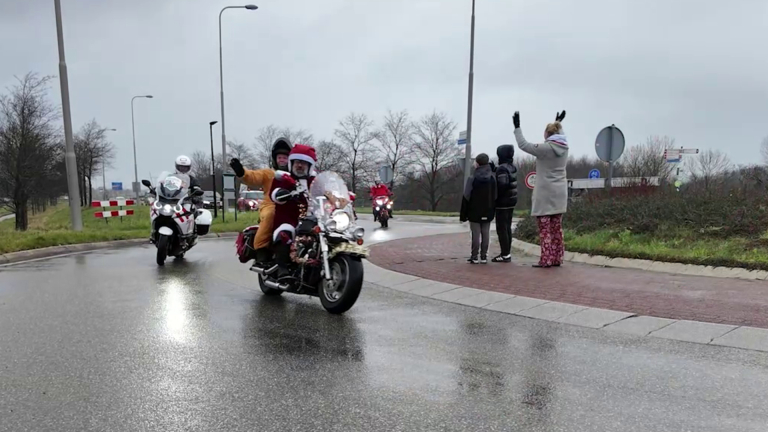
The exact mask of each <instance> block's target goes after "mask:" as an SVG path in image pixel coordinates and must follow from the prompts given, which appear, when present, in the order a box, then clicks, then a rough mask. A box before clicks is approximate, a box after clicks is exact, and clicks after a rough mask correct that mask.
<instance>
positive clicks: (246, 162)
mask: <svg viewBox="0 0 768 432" xmlns="http://www.w3.org/2000/svg"><path fill="white" fill-rule="evenodd" d="M227 148H228V150H227V156H228V157H231V158H237V159H240V162H241V163H242V164H243V166H244V167H247V168H251V167H254V168H255V167H257V166H258V165H259V164H258V161H257V159H256V155H255V154H254V152H253V149H251V147H249V146H248V145H246V144H245V143H243V142H240V141H237V140H234V141H227Z"/></svg>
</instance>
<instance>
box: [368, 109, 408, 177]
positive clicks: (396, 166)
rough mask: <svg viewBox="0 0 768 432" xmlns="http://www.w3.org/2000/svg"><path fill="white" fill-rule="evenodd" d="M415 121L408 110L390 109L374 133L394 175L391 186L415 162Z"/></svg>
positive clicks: (381, 152) (380, 151)
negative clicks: (396, 110) (412, 120)
mask: <svg viewBox="0 0 768 432" xmlns="http://www.w3.org/2000/svg"><path fill="white" fill-rule="evenodd" d="M413 133H414V132H413V122H411V119H410V116H409V115H408V111H406V110H403V111H399V112H392V111H389V112H388V113H387V115H386V116H384V124H383V125H382V126H381V129H379V130H377V131H376V132H375V133H374V137H375V138H376V141H378V142H379V145H380V147H379V148H378V149H377V150H378V152H379V153H380V154H381V156H382V158H383V159H384V162H386V164H387V165H388V166H389V167H390V168H392V172H393V173H394V175H393V176H392V181H391V182H390V185H389V188H390V189H394V188H395V183H396V182H397V179H398V177H400V176H401V175H402V174H403V173H404V172H405V171H406V170H407V169H408V167H410V166H411V165H412V164H413V158H414V148H413Z"/></svg>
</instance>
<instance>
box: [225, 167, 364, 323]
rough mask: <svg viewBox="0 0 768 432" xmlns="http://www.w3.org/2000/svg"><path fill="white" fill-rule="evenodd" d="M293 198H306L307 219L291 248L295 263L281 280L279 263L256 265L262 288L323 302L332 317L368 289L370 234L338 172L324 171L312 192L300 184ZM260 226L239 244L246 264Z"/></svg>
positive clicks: (246, 233)
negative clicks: (367, 241)
mask: <svg viewBox="0 0 768 432" xmlns="http://www.w3.org/2000/svg"><path fill="white" fill-rule="evenodd" d="M297 186H298V187H297V190H295V191H293V192H292V193H291V196H292V197H299V196H302V195H303V196H305V197H306V198H307V202H308V204H309V205H308V212H307V216H306V217H304V218H303V219H301V220H300V221H299V223H298V226H297V227H296V234H295V238H294V239H293V242H292V244H291V264H290V265H289V268H288V269H287V275H284V276H283V277H281V278H280V279H279V280H278V278H277V276H278V273H279V271H278V265H277V264H276V263H275V262H274V261H270V262H267V263H258V264H254V266H252V267H251V271H253V272H256V273H258V275H259V276H258V277H259V287H260V288H261V291H262V292H263V293H264V294H265V295H269V296H272V295H275V296H276V295H281V294H283V293H284V292H288V293H293V294H305V295H310V296H314V297H319V298H320V303H322V305H323V308H325V310H326V311H328V312H330V313H332V314H342V313H344V312H346V311H348V310H349V309H350V308H351V307H352V306H353V305H354V304H355V302H356V301H357V298H358V296H359V295H360V291H361V290H362V287H363V262H362V258H365V257H367V256H368V250H367V248H365V247H364V246H363V237H364V236H365V230H364V229H363V228H362V227H358V226H357V225H356V224H355V219H354V214H353V210H352V206H351V202H350V196H349V191H348V190H347V185H346V183H344V180H342V178H341V176H339V175H338V174H336V173H335V172H332V171H324V172H322V173H320V174H319V175H318V176H317V177H316V178H315V180H314V181H313V182H312V186H311V187H310V189H309V191H307V190H306V189H302V188H301V185H300V184H299V185H297ZM257 231H258V226H252V227H248V228H246V229H245V230H243V232H242V233H240V235H239V236H238V239H237V242H236V246H237V248H238V255H239V256H240V261H241V262H243V263H246V262H248V261H250V259H252V255H251V252H252V249H251V248H250V246H249V245H250V244H252V241H253V237H254V236H255V235H256V232H257Z"/></svg>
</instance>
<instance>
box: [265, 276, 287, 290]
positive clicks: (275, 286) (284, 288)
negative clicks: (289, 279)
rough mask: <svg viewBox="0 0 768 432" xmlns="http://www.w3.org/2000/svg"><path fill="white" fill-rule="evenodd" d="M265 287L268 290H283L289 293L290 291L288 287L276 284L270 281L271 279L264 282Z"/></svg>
mask: <svg viewBox="0 0 768 432" xmlns="http://www.w3.org/2000/svg"><path fill="white" fill-rule="evenodd" d="M264 285H265V286H266V287H267V288H272V289H279V290H283V291H287V290H288V285H285V284H281V283H279V282H275V281H273V280H269V279H265V280H264Z"/></svg>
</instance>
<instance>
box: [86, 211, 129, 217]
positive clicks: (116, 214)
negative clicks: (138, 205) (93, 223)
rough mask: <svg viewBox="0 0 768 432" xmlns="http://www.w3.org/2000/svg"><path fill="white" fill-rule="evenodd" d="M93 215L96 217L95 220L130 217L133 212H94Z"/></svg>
mask: <svg viewBox="0 0 768 432" xmlns="http://www.w3.org/2000/svg"><path fill="white" fill-rule="evenodd" d="M93 215H94V216H96V217H97V218H111V217H120V216H131V215H133V210H108V211H100V212H96V213H94V214H93Z"/></svg>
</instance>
